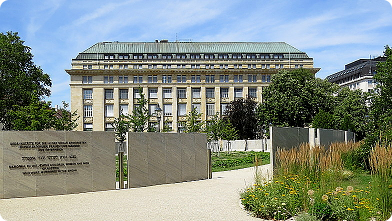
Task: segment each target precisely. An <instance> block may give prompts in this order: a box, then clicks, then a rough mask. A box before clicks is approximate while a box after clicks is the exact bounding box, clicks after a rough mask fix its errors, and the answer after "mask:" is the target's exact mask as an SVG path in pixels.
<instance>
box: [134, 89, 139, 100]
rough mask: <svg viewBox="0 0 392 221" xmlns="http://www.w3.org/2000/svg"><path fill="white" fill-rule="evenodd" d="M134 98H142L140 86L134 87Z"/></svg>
mask: <svg viewBox="0 0 392 221" xmlns="http://www.w3.org/2000/svg"><path fill="white" fill-rule="evenodd" d="M133 98H140V93H139V88H134V89H133Z"/></svg>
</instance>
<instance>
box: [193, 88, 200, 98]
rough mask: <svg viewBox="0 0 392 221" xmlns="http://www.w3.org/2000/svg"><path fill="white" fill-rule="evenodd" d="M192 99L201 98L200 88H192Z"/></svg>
mask: <svg viewBox="0 0 392 221" xmlns="http://www.w3.org/2000/svg"><path fill="white" fill-rule="evenodd" d="M192 98H201V96H200V88H192Z"/></svg>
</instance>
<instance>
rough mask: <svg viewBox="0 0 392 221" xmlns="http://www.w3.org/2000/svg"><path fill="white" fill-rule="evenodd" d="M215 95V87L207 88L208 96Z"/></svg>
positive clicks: (212, 96)
mask: <svg viewBox="0 0 392 221" xmlns="http://www.w3.org/2000/svg"><path fill="white" fill-rule="evenodd" d="M214 97H215V88H206V98H214Z"/></svg>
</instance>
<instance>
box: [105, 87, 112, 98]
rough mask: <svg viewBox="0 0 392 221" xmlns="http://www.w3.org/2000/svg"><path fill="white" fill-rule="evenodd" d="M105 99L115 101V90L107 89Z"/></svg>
mask: <svg viewBox="0 0 392 221" xmlns="http://www.w3.org/2000/svg"><path fill="white" fill-rule="evenodd" d="M105 99H113V89H105Z"/></svg>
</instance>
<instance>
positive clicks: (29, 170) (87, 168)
mask: <svg viewBox="0 0 392 221" xmlns="http://www.w3.org/2000/svg"><path fill="white" fill-rule="evenodd" d="M115 170H116V163H115V144H114V133H112V132H76V131H3V132H0V198H14V197H29V196H47V195H58V194H70V193H81V192H90V191H101V190H109V189H115V183H116V177H115Z"/></svg>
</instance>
